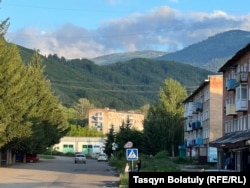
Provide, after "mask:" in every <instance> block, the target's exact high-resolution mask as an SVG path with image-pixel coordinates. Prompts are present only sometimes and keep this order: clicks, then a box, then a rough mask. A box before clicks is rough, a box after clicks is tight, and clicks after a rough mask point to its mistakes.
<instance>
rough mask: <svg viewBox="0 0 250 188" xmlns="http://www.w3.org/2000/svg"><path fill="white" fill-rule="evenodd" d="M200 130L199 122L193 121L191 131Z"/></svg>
mask: <svg viewBox="0 0 250 188" xmlns="http://www.w3.org/2000/svg"><path fill="white" fill-rule="evenodd" d="M200 128H201V122H200V121H195V122H193V123H192V129H193V130H196V129H200Z"/></svg>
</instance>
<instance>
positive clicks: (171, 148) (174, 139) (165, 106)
mask: <svg viewBox="0 0 250 188" xmlns="http://www.w3.org/2000/svg"><path fill="white" fill-rule="evenodd" d="M186 97H187V92H186V90H185V88H183V87H182V86H181V84H180V83H179V82H178V81H176V80H174V79H172V78H169V79H166V80H165V82H164V87H163V88H160V91H159V100H158V102H157V103H156V104H155V105H153V106H151V107H150V109H149V112H148V116H147V118H146V119H145V121H144V144H143V145H144V147H143V149H144V151H145V152H146V153H148V154H156V153H157V152H159V151H162V150H166V151H168V152H169V153H172V156H175V155H176V154H177V148H178V145H180V144H182V142H183V113H184V106H183V103H182V102H183V100H184V99H185V98H186Z"/></svg>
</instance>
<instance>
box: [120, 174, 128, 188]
mask: <svg viewBox="0 0 250 188" xmlns="http://www.w3.org/2000/svg"><path fill="white" fill-rule="evenodd" d="M119 184H120V185H128V184H129V175H128V173H123V174H122V175H121V177H120V183H119Z"/></svg>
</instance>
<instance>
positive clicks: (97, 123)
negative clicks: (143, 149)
mask: <svg viewBox="0 0 250 188" xmlns="http://www.w3.org/2000/svg"><path fill="white" fill-rule="evenodd" d="M127 120H129V122H130V125H131V128H134V129H136V130H143V121H144V115H143V114H141V113H135V112H131V111H127V112H125V111H124V112H123V111H116V110H114V109H109V108H105V109H99V108H97V109H91V110H89V126H90V127H91V128H95V129H97V130H99V131H102V132H103V134H106V133H108V132H109V130H110V128H111V127H112V125H113V128H114V131H115V132H118V131H119V130H120V126H121V125H122V123H123V122H127Z"/></svg>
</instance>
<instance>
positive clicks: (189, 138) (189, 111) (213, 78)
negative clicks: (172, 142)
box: [183, 75, 223, 164]
mask: <svg viewBox="0 0 250 188" xmlns="http://www.w3.org/2000/svg"><path fill="white" fill-rule="evenodd" d="M222 86H223V76H222V75H210V76H208V78H207V79H205V80H204V81H203V82H202V83H201V84H200V85H199V87H198V88H197V89H196V90H195V91H194V92H193V93H192V94H191V95H189V96H188V97H187V98H186V99H185V100H184V101H183V103H184V106H185V110H184V148H185V150H186V156H187V157H192V158H195V159H196V160H197V161H198V162H199V164H206V163H208V162H214V163H216V162H217V149H216V148H215V147H210V146H209V142H211V141H214V140H216V139H218V138H220V137H221V136H222V111H223V110H222V94H223V90H222Z"/></svg>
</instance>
